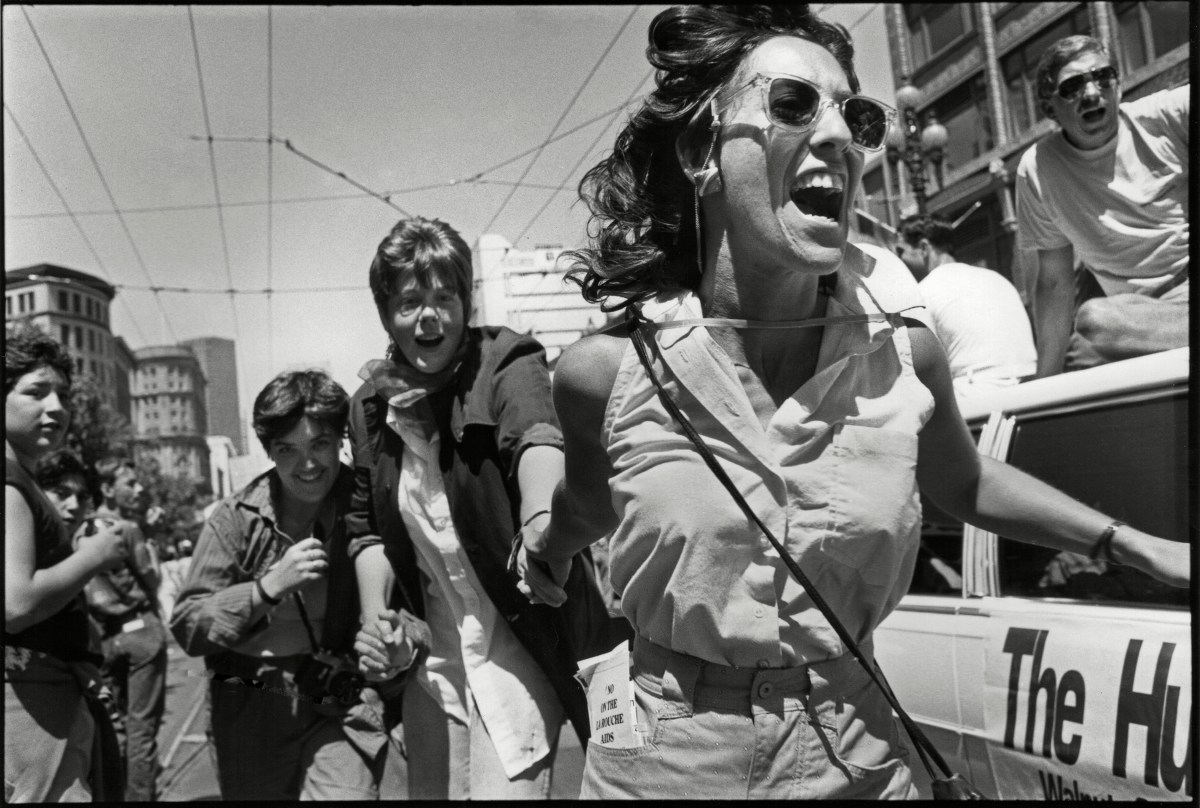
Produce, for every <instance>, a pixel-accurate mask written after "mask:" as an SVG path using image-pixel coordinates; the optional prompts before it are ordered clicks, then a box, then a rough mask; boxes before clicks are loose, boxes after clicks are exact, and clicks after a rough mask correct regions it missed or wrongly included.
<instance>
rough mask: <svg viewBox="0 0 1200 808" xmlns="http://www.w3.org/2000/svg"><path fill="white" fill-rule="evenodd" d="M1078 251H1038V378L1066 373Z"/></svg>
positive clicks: (1035, 310) (1035, 295) (1035, 302)
mask: <svg viewBox="0 0 1200 808" xmlns="http://www.w3.org/2000/svg"><path fill="white" fill-rule="evenodd" d="M1074 260H1075V251H1074V250H1073V249H1072V248H1071V246H1070V245H1069V244H1068V245H1067V246H1066V247H1059V248H1057V249H1054V250H1038V254H1037V263H1038V269H1037V280H1036V282H1035V283H1034V290H1033V301H1032V304H1033V306H1032V308H1033V327H1034V331H1035V336H1036V337H1037V353H1038V369H1037V375H1038V378H1041V377H1043V376H1054V375H1055V374H1058V373H1062V369H1063V359H1064V357H1066V354H1067V343H1068V341H1069V340H1070V339H1071V331H1072V330H1073V329H1074V325H1075V321H1074V315H1073V313H1072V308H1073V306H1074V302H1075V274H1074V273H1075V267H1074Z"/></svg>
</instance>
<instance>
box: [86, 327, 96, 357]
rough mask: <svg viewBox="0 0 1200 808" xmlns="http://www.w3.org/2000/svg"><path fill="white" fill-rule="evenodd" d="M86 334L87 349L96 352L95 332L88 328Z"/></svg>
mask: <svg viewBox="0 0 1200 808" xmlns="http://www.w3.org/2000/svg"><path fill="white" fill-rule="evenodd" d="M87 334H88V350H89V351H91V352H92V353H95V352H96V332H95V331H93V330H92V329H90V328H89V329H88V332H87Z"/></svg>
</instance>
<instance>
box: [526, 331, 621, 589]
mask: <svg viewBox="0 0 1200 808" xmlns="http://www.w3.org/2000/svg"><path fill="white" fill-rule="evenodd" d="M625 344H626V342H625V340H624V339H621V338H619V337H614V336H610V335H607V334H597V335H594V336H592V337H588V338H585V339H583V340H580V341H579V342H577V343H575V344H573V345H571V346H570V347H569V348H567V350H566V351H564V352H563V355H562V357H561V358H560V359H559V362H558V369H557V370H556V371H555V374H554V409H555V411H556V412H557V414H558V420H559V423H560V424H561V425H562V431H563V443H564V450H565V476H564V477H563V479H562V481H561V482H560V483H559V484H558V485H557V486H556V488H555V489H554V496H553V500H552V503H551V516H550V524H549V525H548V526H547V527H546V529H545V530H544V531H543V532H541V533H537V532H536V531H528V530H527V531H526V532H525V535H524V546H525V551H526V553H527V555H528V556H529V557H531V558H534V559H538V560H540V561H543V562H545V564H546V565H547V566H548V568H549V569H548V570H547V569H546V568H544V567H543V568H539V566H538V565H530V566H528V567H527V568H526V569H525V571H524V573H523V574H524V582H523V584H524V585H523V586H522V590H523V591H524V590H525V589H529V590H531V593H532V595H533V596H534V598H535V599H537V600H542V601H544V602H547V603H551V604H553V605H561V604H562V602H563V600H565V598H566V594H565V593H564V592H563V590H562V588H561V584H562V583H563V582H565V581H566V579H567V573H568V572H569V571H570V568H571V558H572V557H574V555H575V554H576V553H578V552H579V551H581V550H583V549H584V548H585V547H588V546H589V545H591V544H592V543H594V542H596V541H598V540H599V539H601V538H602V537H604V536H605V535H606V534H607V533H609V532H610V531H611V530H612V529H613V528H614V527H616V524H617V515H616V514H615V513H614V512H613V508H612V500H611V498H610V494H609V488H608V479H609V477H610V476H611V475H612V465H611V464H610V463H609V460H608V453H607V452H606V451H605V449H604V445H603V443H602V439H601V432H602V428H603V424H604V412H605V409H606V408H607V406H608V397H609V395H610V394H611V392H612V387H613V382H614V380H615V378H616V374H617V369H618V367H619V366H620V362H621V355H622V353H623V351H624V346H625ZM547 571H548V572H549V573H550V574H549V575H547V574H546V572H547ZM527 594H530V593H529V592H527Z"/></svg>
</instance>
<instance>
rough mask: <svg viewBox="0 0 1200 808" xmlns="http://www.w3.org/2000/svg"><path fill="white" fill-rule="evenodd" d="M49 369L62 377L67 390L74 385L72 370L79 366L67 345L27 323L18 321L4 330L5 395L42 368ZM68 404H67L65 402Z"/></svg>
mask: <svg viewBox="0 0 1200 808" xmlns="http://www.w3.org/2000/svg"><path fill="white" fill-rule="evenodd" d="M43 366H44V367H49V368H53V369H55V370H57V371H58V372H59V373H61V374H62V376H63V380H64V381H65V382H66V387H67V388H68V389H69V388H70V386H71V371H73V370H74V369H75V364H74V363H73V362H72V361H71V354H70V352H69V351H67V349H66V348H65V347H63V344H62V343H61V342H59V341H58V340H56V339H54V337H51V336H50V335H49V334H47V333H46V332H45V331H43V330H42V329H40V328H38V327H37V326H36V325H34V324H33V323H31V322H29V321H27V320H18V321H17V322H15V323H13V324H11V325H8V326H6V327H5V329H4V395H6V396H7V395H8V394H9V393H11V392H12V391H13V387H15V386H16V384H17V380H18V379H20V378H21V377H22V376H24V375H25V374H26V373H32V372H33V371H35V370H37V369H38V368H40V367H43ZM64 403H66V402H64Z"/></svg>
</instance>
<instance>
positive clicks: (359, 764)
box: [171, 370, 388, 800]
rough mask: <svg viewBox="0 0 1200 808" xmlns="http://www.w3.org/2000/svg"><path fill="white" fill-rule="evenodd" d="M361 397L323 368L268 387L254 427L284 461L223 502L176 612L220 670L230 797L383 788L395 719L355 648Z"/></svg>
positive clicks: (186, 634)
mask: <svg viewBox="0 0 1200 808" xmlns="http://www.w3.org/2000/svg"><path fill="white" fill-rule="evenodd" d="M348 402H349V399H348V397H347V396H346V392H345V391H344V390H343V389H342V388H341V386H340V385H338V384H337V382H335V381H333V380H332V379H331V378H329V376H328V375H326V374H325V373H323V372H321V371H318V370H307V371H293V372H288V373H282V374H280V375H279V376H276V377H275V378H274V379H272V380H271V382H270V383H268V384H267V386H266V387H264V388H263V390H262V391H261V392H260V393H259V394H258V396H257V397H256V398H255V401H254V432H255V434H256V435H257V436H258V439H259V441H260V442H261V443H262V445H263V448H264V449H266V451H267V454H268V456H270V458H271V459H272V460H273V461H274V463H275V466H274V468H272V469H271V470H270V471H268V472H266V473H265V474H262V475H260V476H259V477H257V478H255V479H254V480H253V481H252V482H250V484H249V485H247V486H246V487H245V488H243V489H242V490H241V491H239V492H238V493H236V494H234V495H233V496H231V497H229V498H228V499H225V500H223V501H222V502H221V503H220V504H219V505H218V506H217V508H216V510H215V511H213V514H212V516H211V517H210V518H209V519H208V521H207V522H206V523H205V525H204V529H203V531H202V532H201V534H200V538H199V540H198V541H197V543H196V551H195V554H194V556H193V558H192V561H191V566H190V569H189V571H188V577H187V581H186V583H185V584H184V586H183V588H182V591H181V592H180V593H179V596H178V599H177V600H176V603H175V608H174V610H173V614H172V616H171V630H172V632H173V633H174V634H175V637H176V639H178V640H179V644H180V645H181V646H182V647H183V649H184V651H186V652H187V653H188V654H190V655H193V656H199V655H203V656H204V659H205V664H206V667H207V668H208V671H209V673H210V675H211V676H212V682H211V684H210V691H209V692H210V696H211V699H212V731H213V743H214V746H215V748H216V753H217V774H218V778H219V781H220V786H221V796H222V798H223V799H226V800H257V799H275V800H296V799H346V800H349V799H375V798H377V797H378V796H379V781H380V777H381V776H382V772H383V766H384V758H385V755H386V754H387V751H386V747H387V727H386V726H385V724H384V716H383V714H382V705H381V704H380V702H379V698H378V697H377V696H373V695H371V694H370V693H367V695H365V696H364V695H363V694H362V681H361V677H358V676H357V674H356V673H355V670H354V666H355V660H354V657H353V654H352V650H353V642H354V634H355V631H356V630H357V629H358V625H359V621H358V590H357V586H356V582H355V577H354V570H353V568H352V566H351V563H350V559H349V557H348V556H347V555H346V542H347V537H346V529H345V523H344V516H345V514H346V511H347V509H348V507H349V504H350V494H351V491H352V488H353V483H354V479H353V473H352V472H351V471H350V469H349V468H347V467H345V466H343V465H342V464H341V462H340V460H339V449H340V446H341V440H342V435H343V433H344V431H345V427H346V415H347V412H348ZM381 688H383V692H384V693H385V695H387V694H388V691H386V688H385V687H384V686H383V685H381Z"/></svg>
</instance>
